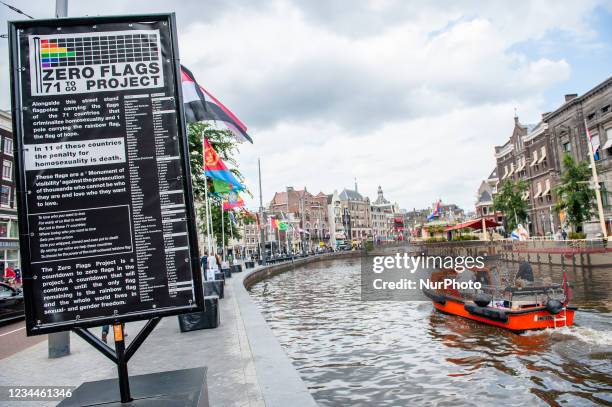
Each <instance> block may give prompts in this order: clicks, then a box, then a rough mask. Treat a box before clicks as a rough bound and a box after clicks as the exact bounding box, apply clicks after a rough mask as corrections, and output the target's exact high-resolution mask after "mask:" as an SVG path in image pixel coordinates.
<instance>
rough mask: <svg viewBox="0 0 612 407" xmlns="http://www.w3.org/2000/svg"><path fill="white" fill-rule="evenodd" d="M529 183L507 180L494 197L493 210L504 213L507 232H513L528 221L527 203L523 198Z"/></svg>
mask: <svg viewBox="0 0 612 407" xmlns="http://www.w3.org/2000/svg"><path fill="white" fill-rule="evenodd" d="M525 191H527V183H526V182H525V181H523V180H518V181H513V180H511V179H508V180H505V181H504V182H502V184H501V188H500V189H499V191H498V192H497V195H495V196H494V197H493V208H494V209H495V210H496V211H500V212H502V213H503V214H504V215H505V217H504V219H505V220H504V222H505V224H506V230H507V231H509V230H513V229H514V228H516V226H517V225H518V224H519V223H524V222H525V221H526V220H527V201H526V200H525V199H524V198H523V196H524V195H525Z"/></svg>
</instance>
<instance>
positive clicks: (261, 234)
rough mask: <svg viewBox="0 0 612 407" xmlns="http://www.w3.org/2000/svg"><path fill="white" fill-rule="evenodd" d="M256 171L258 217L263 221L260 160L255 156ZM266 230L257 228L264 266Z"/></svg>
mask: <svg viewBox="0 0 612 407" xmlns="http://www.w3.org/2000/svg"><path fill="white" fill-rule="evenodd" d="M257 171H258V173H259V218H260V222H263V198H262V192H261V161H260V159H259V158H257ZM265 233H266V230H265V227H263V228H260V230H259V237H260V249H259V250H260V251H259V253H260V256H261V262H262V264H263V265H264V266H265V265H266V236H265ZM270 252H272V250H270Z"/></svg>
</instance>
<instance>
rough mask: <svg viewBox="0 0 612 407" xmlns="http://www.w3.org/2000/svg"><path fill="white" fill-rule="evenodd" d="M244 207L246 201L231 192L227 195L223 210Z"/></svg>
mask: <svg viewBox="0 0 612 407" xmlns="http://www.w3.org/2000/svg"><path fill="white" fill-rule="evenodd" d="M239 206H244V201H243V200H242V198H241V197H240V195H238V193H236V192H235V191H231V192H230V193H229V194H227V199H226V200H224V201H223V210H224V211H229V210H230V209H233V208H237V207H239Z"/></svg>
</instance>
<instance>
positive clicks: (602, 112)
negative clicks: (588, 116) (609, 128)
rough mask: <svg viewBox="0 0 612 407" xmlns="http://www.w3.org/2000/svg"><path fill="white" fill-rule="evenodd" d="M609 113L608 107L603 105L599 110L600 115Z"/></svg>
mask: <svg viewBox="0 0 612 407" xmlns="http://www.w3.org/2000/svg"><path fill="white" fill-rule="evenodd" d="M609 111H610V105H605V106H604V107H602V108H601V114H606V113H608V112H609Z"/></svg>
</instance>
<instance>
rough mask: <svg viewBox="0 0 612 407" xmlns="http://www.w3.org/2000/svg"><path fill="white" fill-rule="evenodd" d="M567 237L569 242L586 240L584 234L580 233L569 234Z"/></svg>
mask: <svg viewBox="0 0 612 407" xmlns="http://www.w3.org/2000/svg"><path fill="white" fill-rule="evenodd" d="M567 237H569V238H570V240H581V239H586V234H585V233H582V232H569V234H568V235H567Z"/></svg>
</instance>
